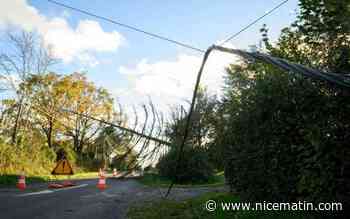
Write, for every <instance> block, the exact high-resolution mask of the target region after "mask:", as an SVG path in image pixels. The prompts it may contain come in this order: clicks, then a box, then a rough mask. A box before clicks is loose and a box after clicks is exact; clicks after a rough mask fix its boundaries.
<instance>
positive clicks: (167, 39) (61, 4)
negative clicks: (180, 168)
mask: <svg viewBox="0 0 350 219" xmlns="http://www.w3.org/2000/svg"><path fill="white" fill-rule="evenodd" d="M47 1H48V2H50V3H52V4H55V5H58V6H61V7H64V8H67V9H70V10H73V11H77V12H80V13H82V14H85V15H89V16H91V17H95V18H97V19H100V20H104V21H107V22H110V23H112V24H116V25H118V26H121V27H124V28H127V29H129V30H133V31H136V32H139V33H143V34H146V35H148V36H151V37H153V38H158V39H160V40H164V41H168V42H170V43H173V44H176V45H178V46H182V47H185V48H187V49H192V50H194V51H197V52H201V53H204V52H205V51H204V50H202V49H200V48H197V47H195V46H192V45H189V44H187V43H183V42H180V41H178V40H173V39H170V38H169V37H165V36H161V35H159V34H156V33H152V32H149V31H146V30H143V29H141V28H138V27H135V26H131V25H128V24H124V23H121V22H118V21H115V20H113V19H111V18H107V17H104V16H101V15H97V14H94V13H92V12H89V11H86V10H82V9H79V8H76V7H72V6H70V5H66V4H63V3H60V2H57V1H54V0H47Z"/></svg>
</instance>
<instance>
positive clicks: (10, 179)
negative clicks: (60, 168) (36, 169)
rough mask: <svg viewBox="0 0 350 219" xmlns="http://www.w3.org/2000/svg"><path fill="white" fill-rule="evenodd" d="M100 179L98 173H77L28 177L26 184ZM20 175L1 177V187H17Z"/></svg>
mask: <svg viewBox="0 0 350 219" xmlns="http://www.w3.org/2000/svg"><path fill="white" fill-rule="evenodd" d="M92 178H98V172H86V173H77V174H74V175H72V176H53V175H36V176H26V183H27V184H30V183H36V182H48V181H51V180H66V179H72V180H74V179H92ZM17 180H18V175H0V185H16V183H17Z"/></svg>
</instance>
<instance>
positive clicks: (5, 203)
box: [0, 178, 207, 219]
mask: <svg viewBox="0 0 350 219" xmlns="http://www.w3.org/2000/svg"><path fill="white" fill-rule="evenodd" d="M97 180H98V179H90V180H77V181H75V182H76V183H77V186H75V187H68V188H63V189H56V190H54V189H48V188H47V184H36V185H27V189H26V190H25V191H19V190H17V189H16V188H13V187H12V188H0V203H1V204H0V218H1V219H23V218H28V219H29V218H30V219H66V218H67V219H95V218H96V219H97V218H101V219H102V218H103V219H121V218H125V215H126V212H127V208H128V206H129V205H130V204H138V203H141V202H142V201H145V200H152V199H159V198H160V197H162V195H164V193H165V191H166V189H158V188H150V187H146V186H143V185H141V184H140V183H138V182H137V181H136V180H135V179H124V180H120V179H113V178H107V186H108V187H107V189H105V190H103V191H100V190H99V189H97V188H96V183H97ZM203 192H207V190H206V189H205V188H197V189H178V188H176V189H175V190H174V191H173V193H172V194H173V196H172V198H174V199H184V198H189V197H193V196H196V195H199V194H201V193H203Z"/></svg>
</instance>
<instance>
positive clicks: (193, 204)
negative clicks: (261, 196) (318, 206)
mask: <svg viewBox="0 0 350 219" xmlns="http://www.w3.org/2000/svg"><path fill="white" fill-rule="evenodd" d="M208 200H215V201H216V203H217V206H218V208H217V210H216V211H213V212H209V211H207V210H206V209H205V203H206V202H207V201H208ZM223 201H225V202H239V198H238V197H235V196H233V195H231V194H228V193H206V194H204V195H202V196H199V197H196V198H192V199H189V200H185V201H181V202H176V201H170V200H162V201H156V202H146V203H144V204H143V205H139V206H133V207H130V208H129V209H128V213H127V218H128V219H162V218H170V219H197V218H198V219H200V218H207V219H214V218H218V219H225V218H227V219H229V218H230V219H232V218H235V219H253V218H262V219H292V218H293V219H306V218H308V217H305V216H301V215H300V213H299V214H297V213H295V212H287V211H265V212H263V211H243V210H241V211H223V210H222V209H220V208H219V206H221V205H220V203H221V202H223Z"/></svg>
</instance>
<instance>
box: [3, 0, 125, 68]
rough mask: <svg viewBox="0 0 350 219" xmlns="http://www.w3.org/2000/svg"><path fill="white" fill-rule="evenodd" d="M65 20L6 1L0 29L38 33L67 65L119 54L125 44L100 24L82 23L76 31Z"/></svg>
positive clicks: (22, 3) (19, 1) (18, 0)
mask: <svg viewBox="0 0 350 219" xmlns="http://www.w3.org/2000/svg"><path fill="white" fill-rule="evenodd" d="M65 17H66V16H63V17H54V18H48V17H46V16H44V15H43V14H40V13H39V11H38V10H37V9H36V8H34V7H32V6H30V5H29V4H27V1H26V0H11V1H5V2H3V3H2V5H1V7H0V26H4V25H8V24H10V25H14V26H18V27H20V28H23V29H24V30H27V31H29V30H36V31H38V33H39V34H41V35H42V36H43V39H44V40H45V43H47V44H50V45H51V46H52V48H53V51H54V55H55V56H56V57H57V58H60V59H63V61H64V62H71V61H72V60H73V59H75V58H79V57H78V56H79V54H81V53H86V52H91V51H96V52H112V51H116V50H117V48H119V46H120V45H121V43H122V42H123V37H122V35H120V34H119V33H118V32H116V31H112V32H105V31H104V30H103V29H102V27H101V26H100V24H99V23H98V22H96V21H91V20H82V21H79V22H78V24H77V27H76V28H73V27H71V26H70V24H69V23H68V22H67V20H66V19H65Z"/></svg>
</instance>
